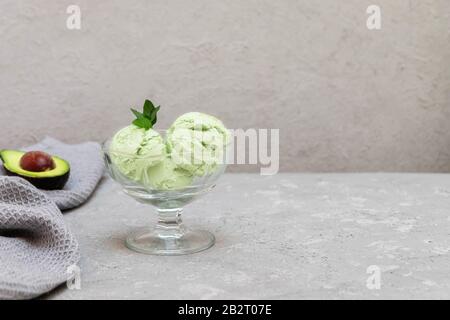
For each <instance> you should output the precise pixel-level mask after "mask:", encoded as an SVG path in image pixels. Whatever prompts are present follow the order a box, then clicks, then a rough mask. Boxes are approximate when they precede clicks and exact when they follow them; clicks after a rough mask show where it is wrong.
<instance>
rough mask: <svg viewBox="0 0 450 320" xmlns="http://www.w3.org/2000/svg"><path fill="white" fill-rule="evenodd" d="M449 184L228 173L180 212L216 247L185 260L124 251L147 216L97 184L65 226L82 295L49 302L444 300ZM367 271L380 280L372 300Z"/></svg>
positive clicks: (448, 282) (59, 294)
mask: <svg viewBox="0 0 450 320" xmlns="http://www.w3.org/2000/svg"><path fill="white" fill-rule="evenodd" d="M449 212H450V175H441V174H439V175H432V174H423V175H419V174H279V175H276V176H270V177H263V176H259V175H251V174H234V175H233V174H228V175H225V176H224V177H223V178H222V180H220V182H219V185H218V186H217V188H216V189H215V190H214V191H213V192H212V193H211V194H209V195H207V196H205V197H204V198H201V199H199V200H197V201H196V202H194V203H193V204H191V205H190V206H188V207H187V208H186V210H185V222H186V223H187V224H188V225H189V226H193V227H198V228H205V229H208V230H210V231H213V232H214V233H215V235H216V237H217V243H216V245H215V246H214V247H213V248H212V249H210V250H207V251H204V252H202V253H197V254H193V255H188V256H178V257H160V256H147V255H142V254H138V253H134V252H132V251H129V250H128V249H126V248H125V247H124V244H123V242H124V238H125V235H126V234H127V232H129V231H131V230H132V229H133V228H135V227H138V226H141V225H143V224H146V223H148V224H150V223H153V221H154V219H155V214H154V213H153V209H152V208H151V207H146V206H145V205H142V204H139V203H138V202H135V201H134V200H133V199H131V198H129V197H128V196H126V195H124V194H122V192H121V191H120V188H119V187H118V186H117V185H116V184H114V183H113V182H112V181H111V180H109V179H105V180H104V181H103V182H102V184H101V185H100V188H99V190H98V191H97V193H96V194H95V196H94V197H93V198H92V199H91V200H90V201H89V202H88V203H87V204H86V205H85V206H83V207H82V208H80V209H77V210H74V211H71V212H68V213H67V214H66V217H65V219H66V221H67V222H68V223H69V225H70V227H71V228H72V230H73V231H74V233H75V234H76V236H77V237H78V240H79V242H80V246H81V252H82V260H81V265H80V267H81V269H82V274H81V278H82V282H81V289H80V290H68V289H66V288H65V287H64V286H63V287H61V288H60V289H58V290H56V291H54V292H53V293H51V294H49V295H47V296H45V297H44V298H52V299H98V298H105V299H112V298H125V299H134V298H136V299H156V298H158V299H236V298H239V299H302V298H314V299H324V298H331V299H359V298H363V299H368V298H373V299H381V298H387V299H392V298H414V299H415V298H447V299H448V298H450V218H449V217H450V216H449ZM369 266H377V267H379V268H380V270H381V288H380V289H379V290H377V289H374V290H370V289H369V288H368V287H367V286H366V281H367V279H368V277H369V276H370V275H369V274H367V268H368V267H369Z"/></svg>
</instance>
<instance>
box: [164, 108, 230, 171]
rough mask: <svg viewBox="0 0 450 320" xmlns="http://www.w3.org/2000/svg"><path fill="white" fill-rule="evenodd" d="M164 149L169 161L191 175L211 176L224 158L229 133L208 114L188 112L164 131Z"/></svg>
mask: <svg viewBox="0 0 450 320" xmlns="http://www.w3.org/2000/svg"><path fill="white" fill-rule="evenodd" d="M166 140H167V142H166V143H167V147H168V151H169V152H170V155H171V158H172V160H173V161H174V162H175V164H176V165H177V166H178V167H179V168H182V169H184V170H185V171H187V172H189V173H190V174H191V175H195V176H204V175H207V174H211V173H214V171H215V170H216V169H217V168H218V165H219V164H222V163H223V161H224V160H225V159H224V151H225V147H226V145H227V144H228V142H229V140H230V134H229V131H228V130H227V128H225V126H224V125H223V123H222V122H221V121H220V120H219V119H217V118H215V117H213V116H210V115H207V114H204V113H200V112H189V113H186V114H184V115H182V116H180V117H179V118H178V119H176V120H175V122H174V123H173V124H172V126H171V127H170V128H169V130H168V131H167V139H166Z"/></svg>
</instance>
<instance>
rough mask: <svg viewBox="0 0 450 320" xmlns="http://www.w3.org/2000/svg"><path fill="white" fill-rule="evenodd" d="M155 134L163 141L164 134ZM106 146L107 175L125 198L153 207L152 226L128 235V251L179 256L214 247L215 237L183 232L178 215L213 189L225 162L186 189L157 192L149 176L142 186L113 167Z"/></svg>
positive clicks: (198, 178)
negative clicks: (154, 210)
mask: <svg viewBox="0 0 450 320" xmlns="http://www.w3.org/2000/svg"><path fill="white" fill-rule="evenodd" d="M159 133H160V134H161V136H163V137H164V134H165V132H164V131H159ZM110 145H111V139H109V140H107V141H106V142H105V143H104V144H103V154H104V160H105V164H106V168H107V171H108V173H109V175H110V176H111V177H112V179H114V180H115V181H116V182H118V183H119V184H120V185H121V186H122V188H123V191H124V192H125V193H126V194H128V195H129V196H131V197H132V198H134V199H136V200H137V201H139V202H141V203H144V204H150V205H152V206H154V207H155V208H156V212H157V215H158V219H157V223H156V225H155V226H153V227H143V228H141V229H139V230H136V231H134V232H133V233H131V234H130V235H128V237H127V239H126V241H125V244H126V246H127V247H128V248H129V249H131V250H133V251H137V252H140V253H145V254H156V255H182V254H190V253H195V252H199V251H203V250H206V249H208V248H210V247H212V246H213V245H214V243H215V237H214V235H213V234H212V233H210V232H208V231H205V230H191V229H189V228H187V227H186V226H185V225H184V224H183V222H182V218H181V215H182V212H183V208H184V206H186V205H187V204H188V203H190V202H192V201H194V200H195V199H196V198H198V197H200V196H201V195H203V194H205V193H207V192H208V191H210V190H212V189H213V188H214V187H215V183H216V181H217V180H218V178H219V177H220V176H221V175H222V174H223V173H224V171H225V169H226V161H221V163H220V164H218V165H217V167H216V169H215V170H214V171H213V172H212V173H210V174H206V175H204V176H201V177H195V178H193V180H192V182H191V183H190V184H189V185H186V186H183V187H175V188H172V189H169V190H160V189H157V188H155V187H152V184H151V182H152V181H151V179H152V178H151V176H150V177H146V181H147V182H146V183H142V182H140V181H134V180H132V179H130V178H128V177H127V176H126V175H125V174H123V173H122V172H121V170H120V168H119V167H118V166H117V165H116V164H115V161H114V155H115V152H112V151H111V150H110ZM224 154H225V153H224ZM120 156H121V157H129V159H130V161H134V160H138V161H146V159H145V158H143V157H139V156H136V155H127V154H123V153H122V154H120ZM149 161H152V159H149Z"/></svg>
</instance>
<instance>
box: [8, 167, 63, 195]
mask: <svg viewBox="0 0 450 320" xmlns="http://www.w3.org/2000/svg"><path fill="white" fill-rule="evenodd" d="M3 168H4V169H5V172H6V173H7V174H8V176H14V177H21V178H23V179H25V180H27V181H28V182H29V183H31V184H32V185H33V186H35V187H36V188H38V189H42V190H61V189H62V188H64V186H65V185H66V183H67V181H68V180H69V177H70V170H69V171H67V173H65V174H64V175H62V176H58V177H49V178H32V177H25V176H22V175H20V174H17V173H14V172H11V171H9V170H8V169H6V168H5V167H3Z"/></svg>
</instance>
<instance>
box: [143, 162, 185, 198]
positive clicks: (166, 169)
mask: <svg viewBox="0 0 450 320" xmlns="http://www.w3.org/2000/svg"><path fill="white" fill-rule="evenodd" d="M192 180H193V177H192V175H191V174H190V173H189V172H187V171H186V170H184V169H181V168H179V167H177V165H176V164H175V163H174V162H173V161H172V159H171V158H170V157H169V156H166V157H165V158H164V160H163V161H161V162H160V163H159V164H157V165H155V166H152V167H149V168H148V169H147V171H146V175H145V176H144V179H143V181H142V182H143V183H144V185H148V186H151V187H153V188H155V189H157V190H176V189H181V188H183V187H187V186H189V185H190V184H191V183H192Z"/></svg>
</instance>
